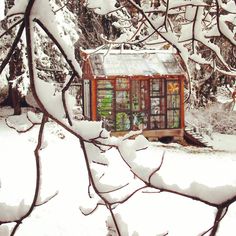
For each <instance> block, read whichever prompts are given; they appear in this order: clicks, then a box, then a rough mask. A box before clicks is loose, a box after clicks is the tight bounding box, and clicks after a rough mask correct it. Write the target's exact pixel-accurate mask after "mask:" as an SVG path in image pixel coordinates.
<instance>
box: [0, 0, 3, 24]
mask: <svg viewBox="0 0 236 236" xmlns="http://www.w3.org/2000/svg"><path fill="white" fill-rule="evenodd" d="M3 16H4V0H0V20H2V19H3Z"/></svg>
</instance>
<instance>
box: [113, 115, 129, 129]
mask: <svg viewBox="0 0 236 236" xmlns="http://www.w3.org/2000/svg"><path fill="white" fill-rule="evenodd" d="M129 129H130V119H129V115H128V114H126V113H125V112H118V113H116V131H125V130H129Z"/></svg>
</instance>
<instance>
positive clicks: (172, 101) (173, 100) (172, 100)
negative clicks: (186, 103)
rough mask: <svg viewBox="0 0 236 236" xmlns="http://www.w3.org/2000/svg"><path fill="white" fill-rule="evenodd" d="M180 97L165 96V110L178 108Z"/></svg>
mask: <svg viewBox="0 0 236 236" xmlns="http://www.w3.org/2000/svg"><path fill="white" fill-rule="evenodd" d="M179 107H180V97H179V95H168V96H167V108H179Z"/></svg>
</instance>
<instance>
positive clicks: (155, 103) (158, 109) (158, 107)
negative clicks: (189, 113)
mask: <svg viewBox="0 0 236 236" xmlns="http://www.w3.org/2000/svg"><path fill="white" fill-rule="evenodd" d="M164 113H165V99H164V98H151V114H153V115H157V114H164Z"/></svg>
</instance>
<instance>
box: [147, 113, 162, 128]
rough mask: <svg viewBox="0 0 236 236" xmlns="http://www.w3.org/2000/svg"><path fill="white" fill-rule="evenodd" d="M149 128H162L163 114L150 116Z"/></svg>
mask: <svg viewBox="0 0 236 236" xmlns="http://www.w3.org/2000/svg"><path fill="white" fill-rule="evenodd" d="M150 127H151V129H164V128H165V116H164V115H161V116H151V117H150Z"/></svg>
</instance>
